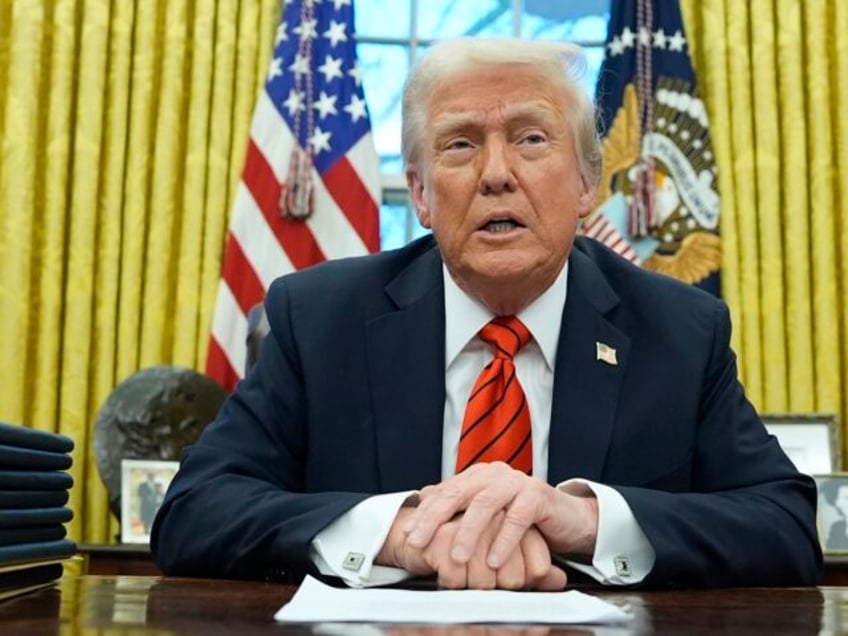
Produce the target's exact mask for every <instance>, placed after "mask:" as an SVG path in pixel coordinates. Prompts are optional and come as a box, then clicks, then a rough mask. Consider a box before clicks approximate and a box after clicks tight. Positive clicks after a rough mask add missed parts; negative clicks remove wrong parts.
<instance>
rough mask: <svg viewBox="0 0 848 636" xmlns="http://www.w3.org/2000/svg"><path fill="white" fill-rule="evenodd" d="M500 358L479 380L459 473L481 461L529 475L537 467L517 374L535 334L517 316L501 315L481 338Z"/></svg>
mask: <svg viewBox="0 0 848 636" xmlns="http://www.w3.org/2000/svg"><path fill="white" fill-rule="evenodd" d="M478 335H479V337H480V339H481V340H483V341H484V342H486V343H487V344H488V345H489V346H490V347H491V348H492V351H493V353H494V355H495V357H494V358H493V359H492V361H491V362H490V363H489V364H488V365H486V367H484V369H483V371H481V372H480V375H479V376H478V377H477V381H476V382H475V383H474V388H473V389H472V390H471V396H470V397H469V398H468V405H467V406H466V407H465V417H464V418H463V420H462V433H461V436H460V439H459V451H458V453H457V459H456V472H457V473H460V472H462V471H463V470H465V469H466V468H468V467H469V466H471V465H472V464H476V463H477V462H498V461H502V462H506V463H508V464H509V465H510V466H512V467H513V468H515V469H516V470H520V471H523V472H525V473H527V474H528V475H529V474H531V472H532V469H533V442H532V439H531V429H530V409H529V407H528V406H527V398H526V396H525V395H524V389H522V388H521V384H520V383H519V382H518V377H516V375H515V364H514V363H513V358H514V357H515V354H516V353H517V352H518V350H519V349H520V348H521V347H523V346H524V345H526V344H527V343H528V342H530V338H531V336H530V332H529V331H528V330H527V327H525V326H524V324H523V323H522V322H521V321H520V320H519V319H518V318H516V317H515V316H508V317H498V318H495V319H494V320H492V321H491V322H490V323H488V324H487V325H486V326H485V327H483V328H482V329H481V330H480V333H479V334H478Z"/></svg>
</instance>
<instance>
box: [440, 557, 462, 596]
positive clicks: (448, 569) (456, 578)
mask: <svg viewBox="0 0 848 636" xmlns="http://www.w3.org/2000/svg"><path fill="white" fill-rule="evenodd" d="M436 571H437V572H438V576H437V580H438V584H439V587H442V588H445V589H448V590H464V589H465V588H466V587H468V568H467V567H466V565H465V563H457V562H456V561H454V560H453V559H451V558H450V557H449V556H447V555H442V556H441V557H440V558H439V559H438V560H437V565H436Z"/></svg>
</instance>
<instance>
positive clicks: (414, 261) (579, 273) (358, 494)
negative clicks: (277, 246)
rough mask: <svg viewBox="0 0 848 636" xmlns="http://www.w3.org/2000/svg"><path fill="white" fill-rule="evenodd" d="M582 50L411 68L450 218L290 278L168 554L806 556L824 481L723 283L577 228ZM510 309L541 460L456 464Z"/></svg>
mask: <svg viewBox="0 0 848 636" xmlns="http://www.w3.org/2000/svg"><path fill="white" fill-rule="evenodd" d="M575 61H578V62H579V61H580V54H579V51H578V50H576V49H575V48H572V47H568V46H563V45H555V44H545V43H538V42H537V43H527V42H524V43H522V42H508V43H503V42H497V41H486V40H461V41H452V42H444V43H441V44H438V45H436V46H434V47H433V48H432V49H431V51H430V52H429V53H428V55H427V56H425V57H424V58H423V60H422V61H421V62H420V63H419V64H418V65H417V66H416V68H415V69H414V70H413V72H412V75H411V77H410V79H409V81H408V83H407V87H406V89H405V93H404V113H403V122H404V124H403V125H404V128H403V152H404V158H405V162H406V171H407V180H408V184H409V189H410V193H411V196H412V202H413V204H414V206H415V209H416V212H417V214H418V217H419V219H420V221H421V223H422V224H423V225H424V226H425V227H427V228H431V229H432V232H433V237H428V238H425V239H421V240H419V241H417V242H414V243H412V244H411V245H409V246H407V247H405V248H403V249H400V250H396V251H393V252H386V253H382V254H378V255H375V256H369V257H364V258H358V259H347V260H342V261H336V262H331V263H327V264H324V265H321V266H319V267H315V268H313V269H310V270H307V271H303V272H299V273H296V274H293V275H290V276H286V277H283V278H281V279H280V280H278V281H276V282H275V283H274V285H273V286H272V287H271V289H270V291H269V293H268V297H267V300H266V311H267V316H268V321H269V324H270V328H271V331H270V334H269V335H268V337H267V338H266V340H265V342H264V344H263V348H262V353H261V356H260V359H259V361H258V363H257V364H256V366H255V367H254V368H253V370H252V371H251V372H250V374H249V375H248V377H247V378H246V380H245V381H243V382H242V383H241V384H240V385H239V386H238V388H237V389H236V391H235V393H234V394H233V395H232V397H231V398H230V399H229V400H228V402H227V403H226V404H225V406H224V407H223V409H222V411H221V413H220V414H219V416H218V418H217V420H216V421H215V422H214V423H213V424H211V425H210V426H209V427H208V428H207V430H206V431H205V432H204V433H203V435H202V437H201V438H200V440H199V441H198V442H197V444H196V445H194V446H193V447H192V448H190V449H189V450H187V451H186V452H185V454H184V456H183V458H182V464H181V468H180V471H179V473H178V475H177V476H176V478H175V479H174V481H173V482H172V484H171V487H170V489H169V492H168V494H167V497H166V500H165V502H164V504H163V506H162V508H161V509H160V512H159V514H158V516H157V519H156V523H155V525H154V528H153V533H152V548H153V552H154V555H155V557H156V561H157V563H158V564H159V565H160V567H161V568H162V569H163V571H164V572H165V573H166V574H180V575H194V576H220V577H239V578H269V579H288V578H290V577H293V578H296V577H298V576H301V575H302V574H303V573H305V572H313V573H321V574H325V575H334V576H338V577H340V578H342V579H343V580H345V581H346V582H347V583H348V584H350V585H373V584H382V583H391V582H396V581H400V580H402V579H404V578H407V577H409V576H414V575H435V576H436V577H437V578H438V582H439V583H440V584H441V585H442V586H445V587H454V588H464V587H469V588H493V587H498V588H506V589H560V588H562V587H563V586H564V585H566V582H567V575H566V571H567V570H566V568H571V569H572V571H573V570H579V571H582V572H583V573H585V574H587V575H589V576H591V577H592V578H594V579H595V580H596V581H598V582H600V583H603V584H609V585H635V584H638V585H643V586H674V585H677V586H735V585H797V584H805V585H811V584H814V583H815V582H816V581H817V579H818V576H819V573H820V569H821V551H820V548H819V545H818V541H817V538H816V529H815V501H816V492H815V485H814V483H813V482H812V480H811V479H809V478H808V477H806V476H803V475H801V474H799V473H798V472H797V471H796V470H795V468H794V467H793V466H792V464H791V463H790V462H789V460H788V459H787V458H786V456H785V455H784V453H783V452H782V451H781V449H780V448H779V446H778V444H777V442H776V440H775V439H774V438H773V437H771V436H769V435H768V434H767V433H766V431H765V429H764V427H763V426H762V424H761V422H760V420H759V418H758V416H757V414H756V412H755V410H754V409H753V407H752V406H751V405H750V403H749V402H748V401H747V400H746V399H745V396H744V392H743V389H742V387H741V386H740V384H739V383H738V381H737V377H736V376H737V372H736V365H735V358H734V355H733V353H732V351H731V350H730V348H729V340H730V321H729V315H728V311H727V308H726V307H725V305H724V304H723V303H722V302H721V301H719V300H716V299H714V298H713V297H711V296H709V295H707V294H705V293H703V292H701V291H698V290H696V289H693V288H691V287H688V286H685V285H683V284H680V283H678V282H675V281H673V280H671V279H668V278H665V277H662V276H659V275H656V274H653V273H650V272H646V271H643V270H641V269H639V268H637V267H634V266H632V265H631V264H630V263H628V262H626V261H624V260H623V259H621V258H619V257H618V256H617V255H615V254H614V253H612V252H611V251H610V250H608V249H606V248H605V247H603V246H601V245H600V244H598V243H595V242H593V241H591V240H587V239H583V238H575V236H576V233H577V226H578V221H579V219H580V218H581V217H583V216H585V215H587V214H588V213H589V212H590V210H591V209H592V204H593V201H594V195H595V188H596V185H597V183H598V179H599V173H600V150H599V146H598V141H597V137H596V135H595V131H594V118H593V112H592V105H591V102H590V101H589V100H588V98H587V97H586V96H585V95H584V94H583V92H582V91H581V89H580V88H579V86H578V85H577V83H576V81H575V80H574V79H573V78H572V76H571V75H570V74H569V73H570V69H571V68H572V66H573V64H574V63H575ZM496 317H517V318H518V319H519V320H520V321H521V323H522V324H523V326H524V327H526V329H527V330H528V331H529V333H530V336H531V339H530V342H529V343H528V344H526V345H524V346H523V347H522V348H521V349H520V350H519V351H518V352H517V353H515V354H513V355H514V369H515V377H516V378H517V380H518V381H519V382H520V386H521V387H523V397H522V409H523V408H524V403H525V401H526V407H527V409H528V411H529V416H530V417H529V422H530V424H529V426H530V431H531V432H532V434H531V432H528V439H529V440H530V442H531V444H532V470H531V471H530V474H526V473H525V472H522V471H520V470H517V469H515V468H513V467H512V466H511V465H510V464H508V463H506V462H502V461H498V462H485V463H477V464H475V465H473V466H471V467H470V468H468V469H467V470H461V471H459V472H458V471H457V470H456V464H457V457H458V452H459V447H460V445H461V442H460V438H462V439H465V429H464V428H463V417H464V412H465V408H466V402H467V401H468V399H469V394H470V393H471V389H472V386H473V385H474V383H475V378H477V376H478V374H479V373H480V371H481V369H483V368H484V367H486V366H487V365H489V364H490V363H491V362H492V359H493V355H494V353H493V351H492V348H491V347H490V346H489V344H487V342H484V341H483V340H482V339H481V335H480V330H481V328H483V327H484V326H485V325H487V323H489V322H490V321H491V320H492V319H493V318H496ZM501 319H502V318H501ZM511 361H512V359H511ZM510 461H511V460H510Z"/></svg>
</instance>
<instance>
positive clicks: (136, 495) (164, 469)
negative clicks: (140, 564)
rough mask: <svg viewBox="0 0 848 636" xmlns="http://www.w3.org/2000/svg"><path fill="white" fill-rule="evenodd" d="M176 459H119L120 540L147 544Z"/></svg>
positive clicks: (175, 466) (173, 470)
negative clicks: (173, 460)
mask: <svg viewBox="0 0 848 636" xmlns="http://www.w3.org/2000/svg"><path fill="white" fill-rule="evenodd" d="M179 467H180V463H179V462H172V461H160V460H148V459H123V460H121V543H142V544H149V543H150V528H151V526H152V525H153V518H154V517H155V516H156V512H157V511H158V510H159V506H160V505H161V504H162V499H163V498H164V497H165V492H166V491H167V490H168V486H169V485H170V483H171V480H172V479H173V478H174V475H176V474H177V469H178V468H179Z"/></svg>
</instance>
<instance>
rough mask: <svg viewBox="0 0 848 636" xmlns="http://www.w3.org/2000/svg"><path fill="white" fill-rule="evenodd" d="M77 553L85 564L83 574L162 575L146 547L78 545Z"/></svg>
mask: <svg viewBox="0 0 848 636" xmlns="http://www.w3.org/2000/svg"><path fill="white" fill-rule="evenodd" d="M77 551H78V552H79V554H80V556H82V558H83V560H84V562H85V565H84V567H83V570H82V571H83V573H85V574H130V575H135V576H160V575H161V574H162V572H160V571H159V568H157V567H156V564H155V563H153V557H152V555H151V554H150V547H149V546H146V545H126V544H95V543H80V544H78V545H77Z"/></svg>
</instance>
